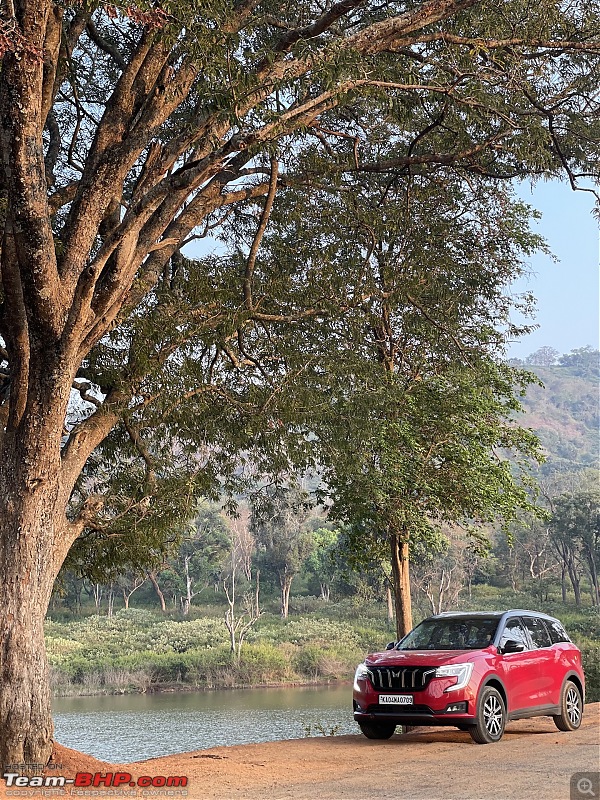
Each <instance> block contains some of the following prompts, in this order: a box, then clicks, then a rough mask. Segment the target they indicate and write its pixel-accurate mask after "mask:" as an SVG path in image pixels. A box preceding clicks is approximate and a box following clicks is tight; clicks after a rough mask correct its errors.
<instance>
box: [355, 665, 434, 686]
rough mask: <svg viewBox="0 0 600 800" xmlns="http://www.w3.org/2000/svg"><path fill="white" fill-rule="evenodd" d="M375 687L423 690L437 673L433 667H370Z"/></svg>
mask: <svg viewBox="0 0 600 800" xmlns="http://www.w3.org/2000/svg"><path fill="white" fill-rule="evenodd" d="M368 669H369V675H370V677H371V683H372V684H373V688H374V689H380V690H381V689H412V690H414V691H417V692H418V691H421V690H422V689H424V688H425V687H426V686H427V684H428V683H429V681H430V680H431V679H432V678H433V676H434V674H435V669H434V668H432V667H369V668H368Z"/></svg>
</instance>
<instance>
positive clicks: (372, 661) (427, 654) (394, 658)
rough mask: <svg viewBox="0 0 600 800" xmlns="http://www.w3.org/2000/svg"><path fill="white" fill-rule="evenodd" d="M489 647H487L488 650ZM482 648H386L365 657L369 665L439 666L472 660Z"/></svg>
mask: <svg viewBox="0 0 600 800" xmlns="http://www.w3.org/2000/svg"><path fill="white" fill-rule="evenodd" d="M487 649H488V648H486V650H487ZM481 652H482V651H481V650H386V651H385V653H370V654H369V655H368V656H367V657H366V658H365V664H366V665H367V666H368V667H392V666H394V667H397V666H402V665H403V664H406V665H407V666H408V665H410V666H411V667H415V666H419V665H421V664H422V665H423V666H432V667H439V666H441V665H442V664H454V663H464V662H465V661H471V660H472V659H473V658H474V657H475V656H476V654H477V653H481Z"/></svg>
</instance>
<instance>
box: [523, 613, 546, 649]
mask: <svg viewBox="0 0 600 800" xmlns="http://www.w3.org/2000/svg"><path fill="white" fill-rule="evenodd" d="M523 622H524V623H525V627H526V628H527V630H528V631H529V635H530V636H531V641H532V642H533V645H534V647H550V645H551V644H552V641H551V639H550V634H549V633H548V631H547V630H546V626H545V625H544V621H543V620H541V619H539V617H524V618H523Z"/></svg>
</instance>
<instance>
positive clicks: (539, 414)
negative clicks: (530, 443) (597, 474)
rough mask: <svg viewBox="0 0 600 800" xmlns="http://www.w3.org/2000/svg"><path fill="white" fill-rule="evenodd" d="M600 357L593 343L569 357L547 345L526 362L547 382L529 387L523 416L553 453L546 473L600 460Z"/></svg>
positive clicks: (549, 455) (523, 421) (550, 453)
mask: <svg viewBox="0 0 600 800" xmlns="http://www.w3.org/2000/svg"><path fill="white" fill-rule="evenodd" d="M599 359H600V352H599V351H598V350H593V349H592V348H591V347H585V348H581V349H580V350H574V351H573V352H572V353H568V354H567V355H564V356H560V355H559V354H558V353H557V352H556V351H553V350H551V348H542V349H541V350H539V351H537V352H536V353H533V354H532V355H531V356H529V358H527V359H526V361H525V362H524V363H523V364H522V365H523V366H525V367H526V368H527V369H529V370H531V371H532V372H534V373H535V374H536V375H537V376H538V377H539V378H540V380H541V381H542V383H543V384H544V387H543V388H542V387H540V386H535V385H534V386H531V387H530V388H529V390H528V392H527V397H526V398H525V399H524V401H523V405H524V407H525V416H524V418H522V419H521V420H519V421H520V423H521V424H522V425H524V426H525V427H528V428H532V429H533V430H534V431H535V432H536V433H537V435H538V436H539V438H540V440H541V442H542V445H543V447H544V450H545V451H546V455H547V458H548V461H547V463H546V464H544V465H543V466H542V469H541V471H542V473H544V474H549V473H553V472H556V471H561V472H562V471H565V470H573V469H577V468H582V467H591V466H595V465H596V464H598V456H599V447H598V445H599V441H598V432H599V428H600V415H599V393H598V389H599V378H600V370H599ZM539 361H542V362H543V363H536V362H539ZM552 361H554V362H555V363H552ZM548 362H550V363H548ZM511 363H515V362H511ZM519 365H521V364H519Z"/></svg>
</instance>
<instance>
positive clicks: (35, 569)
mask: <svg viewBox="0 0 600 800" xmlns="http://www.w3.org/2000/svg"><path fill="white" fill-rule="evenodd" d="M3 477H4V481H3V482H2V488H3V489H4V492H6V494H3V497H2V501H1V502H0V518H1V519H2V526H1V528H0V609H1V610H2V613H1V614H0V729H1V730H2V738H1V739H0V764H21V763H25V764H29V765H34V764H37V765H39V764H44V765H45V764H46V762H47V761H48V759H49V758H50V754H51V751H52V735H53V725H52V717H51V709H50V689H49V685H48V664H47V660H46V649H45V644H44V616H45V614H46V610H47V608H48V603H49V601H50V596H51V593H52V586H53V583H54V580H55V578H56V574H57V572H58V566H59V565H58V563H57V561H56V559H55V552H54V550H55V547H54V535H55V522H54V514H53V503H52V494H54V492H52V491H48V490H46V491H44V490H43V489H41V488H38V489H37V491H36V490H34V491H33V492H31V493H28V494H25V493H24V494H25V496H24V497H23V499H22V502H20V503H19V502H17V501H16V498H17V497H18V493H19V488H18V481H17V480H16V479H15V480H13V481H9V480H7V477H8V476H6V475H4V476H3ZM11 483H12V486H11ZM7 489H8V491H7ZM21 491H22V490H21ZM29 771H31V772H35V771H36V770H35V768H31V769H30V770H29ZM37 771H38V774H39V769H38V770H37Z"/></svg>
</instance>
